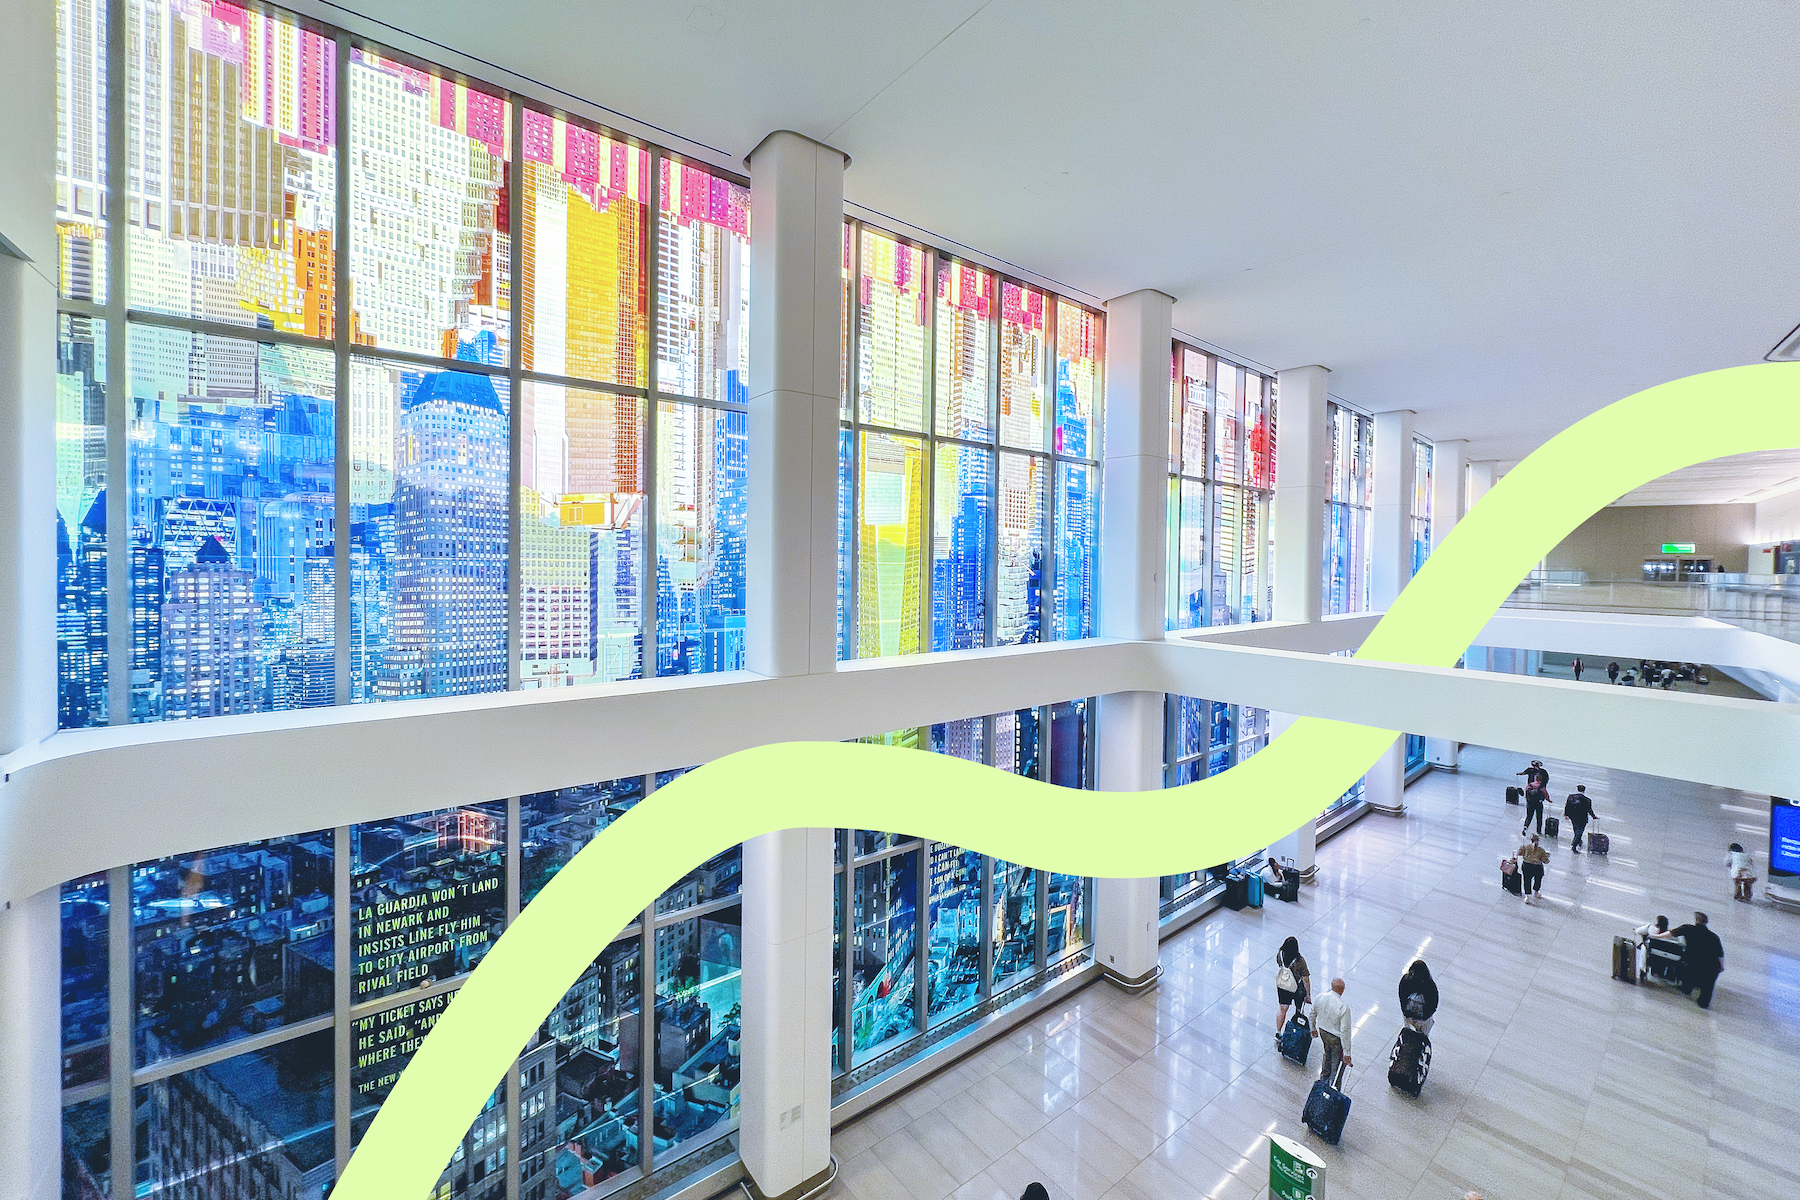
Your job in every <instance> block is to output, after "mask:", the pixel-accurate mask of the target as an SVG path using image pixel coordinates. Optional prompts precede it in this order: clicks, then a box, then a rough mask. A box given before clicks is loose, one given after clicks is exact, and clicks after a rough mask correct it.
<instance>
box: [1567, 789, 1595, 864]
mask: <svg viewBox="0 0 1800 1200" xmlns="http://www.w3.org/2000/svg"><path fill="white" fill-rule="evenodd" d="M1563 816H1564V817H1565V818H1567V820H1568V822H1569V826H1570V827H1571V828H1572V829H1574V831H1575V840H1574V841H1572V842H1570V843H1569V849H1570V850H1572V851H1574V852H1575V853H1576V854H1580V853H1581V835H1582V833H1583V832H1584V831H1585V830H1586V829H1587V827H1588V822H1589V821H1592V820H1594V819H1595V813H1594V802H1593V801H1592V800H1590V799H1589V798H1588V794H1587V784H1585V783H1578V784H1576V785H1575V790H1574V791H1573V792H1570V793H1569V798H1568V799H1567V800H1564V801H1563Z"/></svg>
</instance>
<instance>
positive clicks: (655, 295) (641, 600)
mask: <svg viewBox="0 0 1800 1200" xmlns="http://www.w3.org/2000/svg"><path fill="white" fill-rule="evenodd" d="M646 154H647V156H648V159H649V162H648V167H647V169H648V170H649V173H650V193H651V194H650V195H649V196H648V197H646V214H647V215H646V218H645V221H644V235H643V237H644V241H643V247H644V259H643V262H644V297H645V300H644V304H645V308H646V309H648V311H647V312H646V313H645V327H646V328H647V329H648V330H649V334H650V352H649V354H647V355H646V356H645V359H646V362H645V366H644V372H645V375H644V383H645V385H646V386H647V387H648V389H649V391H648V395H647V398H646V399H645V401H644V424H643V438H642V443H641V444H642V457H641V458H640V459H639V462H640V464H641V465H640V467H639V470H640V471H641V472H642V474H641V476H640V482H641V483H642V485H643V488H644V535H643V537H641V538H640V539H638V540H639V543H640V544H639V546H638V564H639V565H638V675H639V677H640V678H643V679H654V678H655V677H656V675H657V672H658V669H659V667H660V666H661V663H660V661H659V647H660V646H661V634H660V632H659V630H660V629H661V620H662V614H661V613H659V612H657V610H656V609H657V604H658V603H659V602H660V596H659V594H658V591H657V587H656V580H657V558H656V554H657V538H658V530H657V504H658V502H659V495H658V493H659V488H658V486H657V478H656V463H657V453H656V440H657V439H656V435H657V429H658V426H659V425H660V424H661V422H662V402H661V396H662V392H661V390H660V389H661V387H662V371H661V365H660V362H659V360H660V359H661V357H662V355H661V353H660V351H659V343H658V341H657V337H658V335H659V334H660V333H661V331H662V278H661V276H662V239H661V238H660V237H658V236H657V234H658V231H659V229H660V227H661V224H662V155H661V154H659V153H658V152H657V151H656V149H655V148H654V147H650V148H648V149H647V150H646Z"/></svg>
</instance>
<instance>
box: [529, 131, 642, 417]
mask: <svg viewBox="0 0 1800 1200" xmlns="http://www.w3.org/2000/svg"><path fill="white" fill-rule="evenodd" d="M521 123H522V125H523V127H524V139H523V142H522V144H521V147H520V149H521V153H520V156H519V157H520V160H521V163H520V166H521V173H522V175H523V180H524V183H523V188H522V197H521V203H520V221H519V237H520V239H521V250H522V253H521V255H520V260H521V264H522V265H521V268H520V270H521V275H522V278H521V279H520V286H519V337H520V339H521V341H522V350H523V357H524V361H525V369H526V370H528V371H541V372H544V373H545V374H548V375H567V376H571V377H574V378H577V379H593V380H598V381H599V382H601V383H612V384H619V385H621V386H624V387H643V386H645V385H646V384H647V383H648V382H649V379H648V375H649V361H650V333H649V316H648V303H649V290H648V273H647V271H646V268H645V253H646V246H645V236H646V222H647V221H648V220H649V204H650V156H649V154H648V153H646V152H645V151H644V150H642V149H640V148H639V147H637V146H633V145H630V144H628V143H626V142H623V141H619V140H617V139H614V138H610V137H607V136H606V135H605V134H603V133H598V132H596V131H594V130H592V129H589V128H587V127H586V126H583V125H578V124H576V123H574V122H572V121H566V120H564V119H562V118H561V117H553V116H550V115H548V114H546V113H541V112H537V111H535V110H532V109H526V110H525V113H524V115H523V117H522V118H521Z"/></svg>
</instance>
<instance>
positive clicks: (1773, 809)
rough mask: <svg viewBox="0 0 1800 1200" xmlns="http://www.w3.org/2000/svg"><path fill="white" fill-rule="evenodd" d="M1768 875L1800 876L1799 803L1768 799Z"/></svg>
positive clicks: (1777, 798)
mask: <svg viewBox="0 0 1800 1200" xmlns="http://www.w3.org/2000/svg"><path fill="white" fill-rule="evenodd" d="M1769 874H1771V875H1800V802H1795V801H1793V800H1786V799H1783V798H1782V797H1780V796H1775V797H1772V798H1771V799H1770V808H1769Z"/></svg>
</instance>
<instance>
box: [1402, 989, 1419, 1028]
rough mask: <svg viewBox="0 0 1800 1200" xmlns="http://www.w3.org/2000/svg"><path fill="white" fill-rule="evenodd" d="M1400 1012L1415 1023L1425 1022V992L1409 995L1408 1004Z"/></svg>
mask: <svg viewBox="0 0 1800 1200" xmlns="http://www.w3.org/2000/svg"><path fill="white" fill-rule="evenodd" d="M1400 1011H1401V1012H1403V1013H1405V1014H1406V1015H1407V1016H1408V1017H1410V1018H1412V1019H1413V1020H1415V1021H1423V1020H1424V1019H1425V994H1424V993H1423V992H1411V993H1409V994H1408V995H1407V997H1406V1003H1405V1004H1403V1005H1401V1006H1400Z"/></svg>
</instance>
